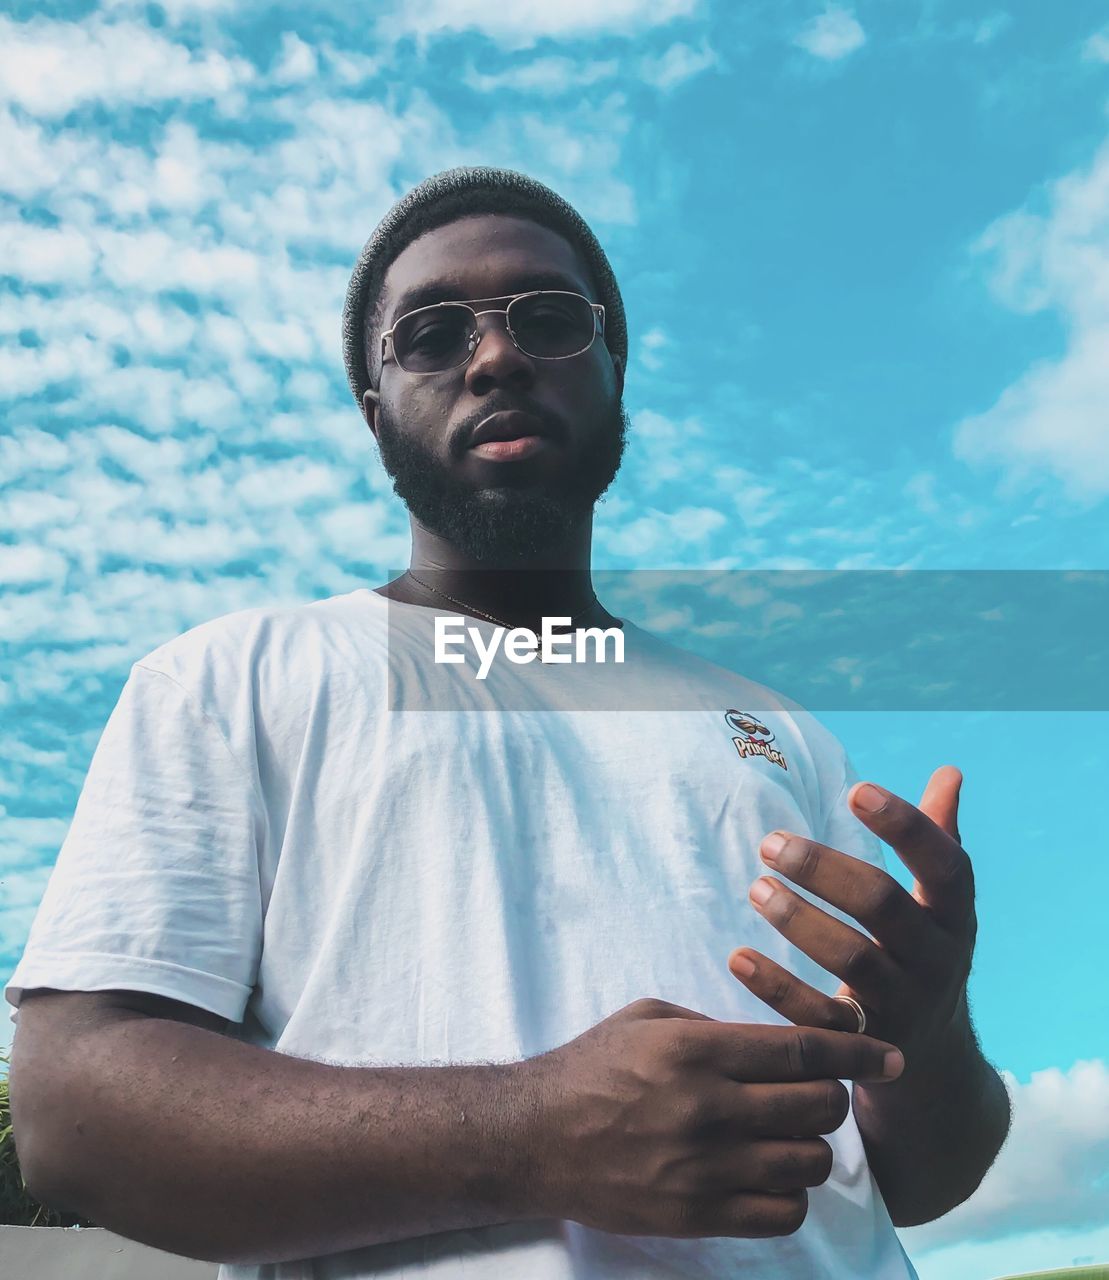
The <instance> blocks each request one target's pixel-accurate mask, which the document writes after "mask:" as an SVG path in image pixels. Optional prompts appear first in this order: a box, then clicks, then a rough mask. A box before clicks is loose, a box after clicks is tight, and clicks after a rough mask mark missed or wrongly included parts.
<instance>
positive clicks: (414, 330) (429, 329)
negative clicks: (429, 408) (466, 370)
mask: <svg viewBox="0 0 1109 1280" xmlns="http://www.w3.org/2000/svg"><path fill="white" fill-rule="evenodd" d="M473 331H474V313H473V312H472V311H471V310H470V308H469V307H463V306H457V305H454V304H452V303H443V304H441V305H440V306H436V307H425V308H424V309H423V310H422V311H413V312H411V313H410V314H409V315H406V316H404V317H403V318H402V319H401V320H399V321H398V322H397V324H396V325H394V327H393V352H394V354H395V355H396V358H397V363H398V364H399V365H400V367H401V368H402V369H406V370H407V371H408V372H409V373H439V372H441V371H442V370H444V369H453V368H454V367H455V366H456V365H460V364H465V362H466V360H467V359H468V358H469V355H470V347H469V338H470V334H471V333H473Z"/></svg>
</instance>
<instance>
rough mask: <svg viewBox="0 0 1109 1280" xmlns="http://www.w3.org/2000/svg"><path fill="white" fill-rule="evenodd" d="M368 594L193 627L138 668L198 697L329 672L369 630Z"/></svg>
mask: <svg viewBox="0 0 1109 1280" xmlns="http://www.w3.org/2000/svg"><path fill="white" fill-rule="evenodd" d="M368 594H371V593H369V592H366V591H364V590H359V591H352V592H348V593H347V594H345V595H337V596H329V597H328V598H326V599H323V600H313V601H306V602H297V603H292V604H269V605H260V606H255V607H253V608H249V609H238V610H235V611H234V612H232V613H226V614H222V615H220V616H219V617H216V618H212V619H210V620H208V621H206V622H202V623H199V624H197V625H196V626H193V627H190V628H189V629H188V630H187V631H184V632H182V633H181V634H180V635H177V636H174V637H173V638H172V639H170V640H167V641H165V642H164V643H163V644H160V645H159V646H158V647H157V648H155V649H152V650H150V652H149V653H147V654H146V655H145V656H143V657H142V658H140V659H139V660H138V662H137V663H136V664H135V665H136V666H137V667H140V668H142V669H144V670H147V671H155V672H158V673H160V674H161V675H164V676H168V677H169V678H170V679H173V680H176V681H177V682H178V683H179V684H181V685H183V686H185V687H186V688H187V689H189V690H190V691H192V692H198V693H203V692H210V691H212V688H213V686H220V687H222V686H223V685H225V684H226V682H228V681H232V682H238V681H241V680H242V679H244V678H249V677H251V676H256V675H258V674H260V673H271V674H276V673H278V672H280V671H283V670H294V669H295V670H296V671H297V672H298V673H299V674H300V676H301V677H308V676H309V675H310V673H311V672H312V670H313V668H314V667H319V668H326V667H328V666H329V665H334V664H335V663H336V661H338V663H339V664H340V665H341V664H342V657H343V654H344V653H345V652H347V651H349V650H350V648H351V647H352V644H353V643H354V640H353V638H352V637H353V636H354V635H355V634H356V633H357V634H359V638H361V633H362V632H364V631H365V630H366V624H367V621H368V619H369V618H370V617H372V616H373V615H372V613H371V610H370V606H369V605H368V604H367V602H366V600H365V596H367V595H368Z"/></svg>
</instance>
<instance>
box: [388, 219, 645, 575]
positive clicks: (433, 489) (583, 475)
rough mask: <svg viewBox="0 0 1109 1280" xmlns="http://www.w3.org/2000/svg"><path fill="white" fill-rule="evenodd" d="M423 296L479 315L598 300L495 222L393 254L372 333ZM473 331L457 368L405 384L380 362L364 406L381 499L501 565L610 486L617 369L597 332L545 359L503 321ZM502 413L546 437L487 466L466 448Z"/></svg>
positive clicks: (556, 242)
mask: <svg viewBox="0 0 1109 1280" xmlns="http://www.w3.org/2000/svg"><path fill="white" fill-rule="evenodd" d="M556 276H557V277H559V278H561V281H562V282H561V283H560V282H559V281H558V280H557V279H555V277H556ZM427 285H437V286H440V292H439V293H438V295H437V296H435V297H433V298H431V299H430V300H429V301H443V302H445V301H459V302H469V301H471V300H473V299H491V301H483V302H481V303H480V305H478V306H477V307H476V308H475V309H476V310H478V311H481V310H484V309H486V308H493V307H501V308H503V307H505V306H507V305H508V298H509V297H510V296H511V295H512V294H516V293H524V292H526V291H528V290H529V289H537V288H564V289H569V290H572V291H574V292H576V293H581V294H583V295H584V296H585V297H586V298H588V299H589V300H590V301H591V302H597V301H598V300H599V299H598V297H597V296H596V291H595V289H594V287H593V285H592V283H591V277H590V275H589V273H588V271H587V269H586V267H585V265H584V263H583V261H582V259H581V258H580V256H579V255H578V252H577V250H576V249H575V248H574V247H573V246H572V245H571V244H570V243H569V242H568V241H567V240H565V239H563V237H562V236H560V235H558V234H557V233H556V232H554V231H550V230H548V229H547V228H546V227H542V226H540V225H539V224H538V223H535V222H531V221H529V220H528V219H526V218H519V217H507V216H505V215H501V214H479V215H471V216H468V217H465V218H460V219H458V220H457V221H455V222H452V223H449V224H448V225H447V226H444V227H438V228H436V229H435V230H433V231H429V232H427V233H425V234H424V235H423V236H421V237H420V238H419V239H418V240H415V241H414V242H413V243H412V244H411V245H409V246H408V247H407V248H406V249H405V250H404V251H403V252H402V253H400V254H398V256H397V257H396V259H395V260H394V261H393V263H392V264H391V266H390V267H389V270H388V272H387V274H386V277H385V281H384V293H385V311H384V324H383V326H382V329H383V330H384V329H389V328H390V327H391V326H392V324H393V322H394V321H395V320H396V319H398V318H399V317H400V316H402V315H404V314H405V312H407V311H411V310H414V309H415V308H416V307H418V306H423V305H427V301H421V300H413V299H412V292H413V290H415V289H418V288H422V287H425V286H427ZM478 332H479V333H480V335H481V341H480V342H479V344H478V347H477V350H476V352H475V353H474V355H473V358H472V359H471V360H470V362H469V364H467V365H465V366H463V367H462V368H459V369H451V370H449V371H447V372H445V373H436V374H430V375H418V374H410V373H406V372H404V370H402V369H400V368H399V366H398V365H397V363H396V361H395V360H393V359H391V358H390V359H389V360H387V361H386V362H385V363H384V365H382V366H381V379H380V383H379V392H380V398H379V399H378V400H377V401H376V402H375V401H374V400H373V399H372V397H370V396H367V397H366V399H365V401H364V407H365V412H366V416H367V419H368V421H369V422H370V426H371V429H372V430H373V431H374V434H375V436H376V437H377V441H378V446H379V448H380V450H381V460H382V464H383V465H384V467H385V470H386V471H387V472H388V474H389V475H390V476H392V478H393V489H394V491H395V492H396V494H397V495H398V496H399V497H400V498H401V499H402V500H403V501H404V503H405V505H406V506H407V507H408V509H409V511H410V512H411V513H412V515H413V516H414V517H415V519H416V520H417V521H419V523H420V524H422V525H423V526H424V527H425V528H426V529H429V530H430V531H431V532H433V533H435V534H438V535H439V536H440V537H442V538H444V539H445V540H446V541H447V542H449V543H450V544H451V545H452V546H454V547H457V548H458V549H459V550H460V551H462V552H464V553H465V554H466V555H468V556H469V557H470V558H472V559H474V560H478V561H483V562H487V563H489V564H493V563H498V564H511V563H513V562H517V561H522V560H527V559H531V558H534V557H536V556H538V555H540V554H542V553H543V552H545V551H548V552H549V551H550V549H551V547H552V546H557V545H558V544H559V543H561V542H563V541H564V540H565V539H566V538H567V536H568V535H569V534H570V532H571V531H572V530H573V529H574V528H575V527H576V526H577V525H579V524H580V523H581V522H582V520H583V519H584V518H586V517H588V516H589V514H590V513H591V512H592V510H593V506H594V504H595V503H596V501H597V499H598V498H599V497H600V496H601V494H603V493H604V492H605V490H606V489H607V488H608V487H609V485H610V484H611V483H612V481H613V479H614V477H615V476H616V473H617V471H618V470H619V467H620V461H621V458H622V457H623V452H624V447H625V443H626V433H627V426H628V420H627V414H626V412H625V410H624V406H623V401H622V398H621V397H622V392H623V369H622V368H621V367H620V362H619V361H618V360H614V359H613V358H612V357H611V356H610V354H609V351H608V348H607V347H606V345H605V342H604V339H603V337H602V336H601V335H600V334H598V336H597V337H596V338H595V339H594V341H593V345H592V346H591V347H590V348H589V349H588V350H587V351H585V352H583V353H582V354H580V355H577V356H571V357H569V358H567V359H564V360H543V359H537V358H534V357H532V356H528V355H525V354H524V353H523V352H522V351H520V350H518V349H517V348H516V346H515V345H514V343H513V341H512V338H511V337H510V336H509V334H508V331H507V329H506V328H505V318H504V316H503V315H486V316H482V317H480V319H479V321H478ZM378 354H379V355H380V341H379V342H378ZM370 367H371V369H373V367H374V361H373V359H372V353H371V362H370ZM505 409H521V410H525V411H526V412H528V413H532V414H534V415H535V416H536V417H537V418H538V419H539V421H540V422H541V423H542V424H543V430H544V431H545V432H546V434H547V437H548V438H547V439H546V440H545V441H544V444H543V447H542V448H541V449H539V450H538V451H537V452H536V453H533V454H532V455H531V456H530V457H527V458H523V459H519V460H516V461H504V460H495V459H492V458H484V457H482V456H481V455H480V454H479V453H475V452H474V451H473V450H472V449H470V448H469V447H468V445H469V438H470V435H471V433H472V432H473V430H474V429H475V428H476V427H477V426H478V424H479V423H480V422H481V421H482V420H483V419H484V418H487V417H488V416H489V415H490V414H491V413H495V412H498V411H500V410H505Z"/></svg>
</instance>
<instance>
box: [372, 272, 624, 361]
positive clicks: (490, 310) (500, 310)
mask: <svg viewBox="0 0 1109 1280" xmlns="http://www.w3.org/2000/svg"><path fill="white" fill-rule="evenodd" d="M540 295H551V296H557V297H570V298H581V300H582V301H583V302H588V303H589V309H590V310H591V311H592V312H593V332H592V334H590V337H589V341H588V342H587V343H586V344H585V346H584V347H582V349H581V350H580V351H572V352H571V353H570V354H569V355H567V356H533V355H532V354H531V352H530V351H524V349H523V347H521V346H520V344H519V342H518V341H517V340H516V333H515V331H514V330H513V328H512V324H511V320H510V316H509V313H510V312H511V310H512V307H513V305H514V304H515V303H517V302H519V301H520V299H521V298H537V297H539V296H540ZM500 297H501V298H506V297H507V298H508V305H507V306H504V307H487V308H486V309H485V310H484V311H475V310H474V306H473V304H476V303H479V302H497V301H499V299H498V298H495V297H494V298H471V299H469V301H467V302H461V301H459V302H456V301H453V300H452V301H450V302H432V303H430V304H429V305H428V306H426V307H416V308H415V309H414V310H412V311H406V312H405V313H404V315H402V316H398V317H397V319H396V320H394V321H393V324H392V328H389V329H386V331H385V332H384V333H383V334H382V335H381V363H382V364H384V363H385V361H386V359H387V358H388V354H387V351H386V342H387V340H388V341H389V342H392V338H393V330H394V329H396V327H397V325H399V324H400V322H401V321H402V320H407V319H408V317H409V316H414V315H417V314H419V313H420V312H421V311H442V310H443V308H444V307H462V308H463V309H464V310H466V311H468V312H469V313H470V314H471V315H472V316H473V317H474V329H473V332H472V333H471V334H470V336H469V338H468V339H467V346H468V347H469V355H467V357H466V359H465V360H462V361H460V362H459V363H458V364H452V365H451V366H450V367H449V368H447V369H406V368H405V367H404V365H402V364H401V362H400V360H399V358H398V357H397V351H396V346H395V345H394V347H393V359H394V360H395V361H396V364H397V368H398V369H400V370H401V372H402V373H407V374H408V376H409V377H411V378H433V377H436V376H437V375H438V374H441V373H454V371H455V370H456V369H464V368H465V367H466V366H467V365H468V364H469V363H470V361H471V360H472V359H473V358H474V352H475V351H476V350H477V349H478V345H479V343H480V342H481V339H482V337H483V336H484V335H483V334H482V333H481V332H480V331H479V330H478V324H477V322H478V317H479V316H487V315H490V314H494V315H502V316H504V326H505V328H506V329H507V330H508V336H509V337H510V338H511V339H512V343H513V346H515V348H516V350H517V351H519V352H521V353H522V354H523V355H525V356H527V358H528V359H529V360H573V358H574V357H575V356H581V355H584V354H585V353H586V352H587V351H588V350H589V348H590V347H591V346H592V345H593V343H594V342H596V340H597V335H598V333H599V334H600V335H601V336H602V337H603V336H604V332H605V308H604V306H603V304H602V303H600V302H589V299H588V298H587V297H586V296H585V294H584V293H575V292H574V290H572V289H529V290H528V291H527V293H514V294H512V295H511V297H510V296H509V295H508V294H501V295H500ZM598 321H599V322H600V323H599V324H598Z"/></svg>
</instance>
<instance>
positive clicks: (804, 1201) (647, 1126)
mask: <svg viewBox="0 0 1109 1280" xmlns="http://www.w3.org/2000/svg"><path fill="white" fill-rule="evenodd" d="M887 1054H894V1055H895V1062H894V1063H893V1064H891V1066H890V1068H889V1069H887V1067H886V1065H885V1058H886V1055H887ZM522 1065H525V1066H526V1067H527V1069H528V1071H529V1072H531V1073H533V1080H534V1081H535V1084H536V1088H537V1091H538V1101H539V1107H540V1114H541V1115H542V1117H543V1119H542V1121H541V1131H542V1137H541V1139H540V1140H539V1142H538V1143H537V1146H536V1148H535V1151H534V1156H535V1161H534V1166H533V1168H534V1175H535V1186H534V1187H533V1192H534V1199H533V1203H536V1204H538V1205H539V1206H541V1209H542V1216H543V1217H555V1218H566V1219H570V1220H572V1221H574V1222H580V1223H582V1224H583V1225H584V1226H587V1227H593V1228H596V1229H597V1230H599V1231H608V1232H615V1233H618V1234H621V1235H652V1236H671V1237H677V1238H696V1237H701V1236H740V1237H765V1236H782V1235H789V1234H791V1233H792V1232H794V1231H796V1230H797V1229H798V1228H799V1227H800V1226H801V1224H802V1222H804V1220H805V1214H806V1213H807V1211H808V1194H807V1191H806V1188H807V1187H815V1186H819V1185H820V1184H821V1183H823V1182H824V1181H826V1179H827V1178H828V1175H829V1174H830V1173H831V1169H832V1148H831V1146H830V1145H829V1144H828V1143H827V1142H825V1141H824V1139H823V1138H821V1137H820V1136H819V1135H820V1134H826V1133H833V1132H834V1131H835V1130H836V1129H838V1128H839V1127H840V1125H841V1124H842V1123H843V1122H844V1120H845V1119H846V1118H847V1113H848V1111H849V1109H850V1095H849V1093H848V1091H847V1088H846V1087H845V1086H844V1085H843V1084H842V1083H841V1081H843V1080H865V1081H868V1082H871V1081H876V1082H877V1081H883V1080H893V1079H896V1077H897V1076H898V1075H900V1073H901V1070H902V1068H903V1066H904V1062H903V1060H902V1059H901V1057H900V1054H898V1053H897V1050H896V1049H895V1048H894V1046H893V1045H889V1044H886V1043H884V1042H883V1041H880V1040H875V1039H873V1038H872V1037H870V1036H867V1035H858V1034H855V1033H853V1032H845V1031H825V1030H821V1029H815V1028H801V1027H789V1026H764V1025H761V1024H754V1023H739V1022H720V1021H717V1020H715V1019H713V1018H709V1017H707V1016H706V1015H705V1014H702V1013H696V1012H694V1011H693V1010H691V1009H684V1008H682V1007H681V1006H680V1005H675V1004H670V1003H668V1002H667V1001H665V1000H654V999H644V1000H636V1001H635V1002H634V1003H632V1004H630V1005H627V1006H626V1007H625V1008H623V1009H620V1010H618V1011H617V1012H616V1013H614V1014H611V1015H610V1016H609V1017H608V1018H606V1019H605V1020H604V1021H603V1022H600V1023H598V1024H597V1025H596V1026H595V1027H590V1029H589V1030H588V1031H585V1032H583V1033H582V1034H581V1035H580V1036H578V1037H577V1038H576V1039H574V1040H571V1041H569V1042H568V1043H566V1044H564V1045H561V1046H560V1047H558V1048H556V1049H551V1050H549V1051H548V1052H547V1053H543V1054H540V1055H538V1056H537V1057H535V1058H531V1059H528V1060H527V1063H526V1064H522Z"/></svg>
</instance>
